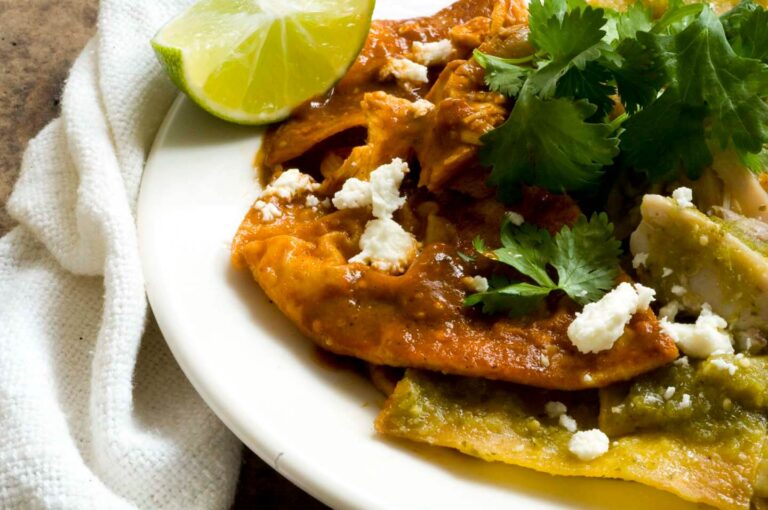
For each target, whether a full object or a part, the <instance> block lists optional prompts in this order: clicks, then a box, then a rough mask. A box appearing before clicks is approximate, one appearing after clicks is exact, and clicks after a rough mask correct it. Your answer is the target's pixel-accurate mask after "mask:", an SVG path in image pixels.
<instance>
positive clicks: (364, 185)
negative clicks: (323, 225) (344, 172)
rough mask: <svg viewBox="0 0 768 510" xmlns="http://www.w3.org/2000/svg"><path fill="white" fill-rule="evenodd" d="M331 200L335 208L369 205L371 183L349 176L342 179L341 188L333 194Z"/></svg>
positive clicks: (354, 207)
mask: <svg viewBox="0 0 768 510" xmlns="http://www.w3.org/2000/svg"><path fill="white" fill-rule="evenodd" d="M332 202H333V205H334V206H335V207H336V209H356V208H358V207H370V205H371V184H370V183H369V182H366V181H361V180H360V179H358V178H357V177H350V178H349V179H347V180H346V181H344V185H343V186H342V187H341V189H340V190H339V191H337V192H336V193H335V194H334V195H333V200H332Z"/></svg>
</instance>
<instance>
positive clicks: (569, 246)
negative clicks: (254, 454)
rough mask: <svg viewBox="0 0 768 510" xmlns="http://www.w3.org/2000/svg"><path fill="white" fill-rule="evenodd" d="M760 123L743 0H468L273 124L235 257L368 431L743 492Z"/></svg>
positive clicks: (763, 53)
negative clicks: (335, 381)
mask: <svg viewBox="0 0 768 510" xmlns="http://www.w3.org/2000/svg"><path fill="white" fill-rule="evenodd" d="M767 143H768V11H766V10H765V8H764V7H763V6H761V5H759V4H756V3H753V2H751V1H745V2H742V3H741V4H739V5H732V4H727V3H725V2H723V3H720V4H717V5H713V6H710V5H704V4H696V3H691V4H684V3H682V2H671V3H669V4H663V5H662V4H661V3H659V2H653V3H649V4H647V5H645V4H640V3H637V4H616V3H612V4H610V5H604V6H603V7H600V6H598V5H586V4H583V3H581V2H579V1H578V0H553V1H551V2H549V1H548V2H546V3H541V2H539V1H537V0H534V1H532V2H531V3H530V5H529V6H526V4H524V3H522V2H518V1H515V0H459V1H458V2H456V3H454V4H453V5H451V6H450V7H447V8H446V9H444V10H442V11H440V12H438V13H436V14H435V15H434V16H430V17H425V18H418V19H412V20H399V21H393V20H385V21H374V22H373V23H372V25H371V29H370V33H369V35H368V39H367V42H366V43H365V45H364V46H363V48H362V50H361V52H360V54H359V56H358V57H357V60H356V61H355V63H354V64H353V65H352V66H351V67H350V68H349V70H348V71H347V73H346V74H345V75H344V77H343V78H342V79H341V80H340V81H339V82H338V83H337V84H336V85H335V86H334V87H333V88H332V89H330V90H328V91H327V92H326V93H325V94H324V95H319V96H317V97H315V98H313V99H311V100H310V101H308V102H306V103H304V104H303V105H301V106H300V107H298V108H297V109H295V110H294V111H293V112H292V113H291V115H290V117H289V118H288V119H287V120H285V121H284V122H282V123H281V124H278V125H275V126H273V127H272V128H271V129H270V130H269V131H268V132H267V134H266V137H265V140H264V143H263V146H262V151H261V153H260V155H259V159H258V161H259V163H260V167H261V168H262V170H264V171H265V173H266V174H268V175H270V177H269V179H268V184H267V185H266V186H265V187H264V189H263V191H262V193H261V196H260V197H259V199H258V200H257V201H256V202H255V203H254V205H253V207H252V208H251V210H250V211H248V213H247V215H246V217H245V219H244V220H243V222H242V224H241V226H240V228H239V230H238V232H237V234H236V236H235V239H234V241H233V248H232V260H233V264H234V265H235V266H237V267H239V268H243V269H248V270H249V271H250V272H251V274H252V276H253V278H254V279H255V280H256V282H257V283H258V284H259V286H260V287H261V288H262V289H263V290H264V291H265V293H266V294H267V295H268V296H269V298H270V299H271V300H272V301H273V302H274V303H275V305H276V306H277V307H278V308H279V309H280V310H281V311H282V312H283V313H284V314H285V315H286V316H287V317H289V318H290V319H291V320H292V321H293V322H294V323H295V324H296V325H297V326H298V327H299V329H300V330H301V331H302V332H303V333H304V334H305V335H306V336H307V337H308V338H310V339H312V340H313V341H314V342H315V343H317V344H318V345H319V346H320V347H322V348H324V349H326V350H328V351H331V352H333V353H336V354H340V355H345V356H353V357H355V358H359V359H361V360H363V361H365V362H367V363H368V364H370V374H371V379H372V381H374V383H375V384H376V386H377V387H379V388H381V389H382V391H384V392H385V393H387V394H389V398H388V400H387V402H386V403H385V405H384V408H383V409H382V412H381V414H380V415H379V417H378V419H377V421H376V430H377V431H379V432H380V433H382V434H384V435H388V436H397V437H402V438H407V439H411V440H415V441H422V442H426V443H430V444H434V445H439V446H446V447H452V448H456V449H458V450H460V451H462V452H464V453H467V454H470V455H473V456H478V457H481V458H483V459H486V460H494V461H500V462H506V463H510V464H515V465H520V466H525V467H529V468H533V469H537V470H540V471H545V472H548V473H552V474H559V475H579V476H594V477H611V478H622V479H626V480H634V481H637V482H640V483H644V484H647V485H650V486H653V487H658V488H660V489H663V490H667V491H670V492H673V493H675V494H677V495H679V496H680V497H682V498H684V499H688V500H691V501H696V502H702V503H707V504H710V505H713V506H716V507H719V508H728V509H737V508H749V507H750V505H751V504H752V505H757V506H759V505H763V504H765V501H764V500H763V499H761V498H764V497H768V482H767V481H766V480H768V461H766V460H764V453H763V452H764V450H765V451H768V443H766V441H765V439H766V433H767V432H768V431H767V430H766V427H767V426H768V422H766V418H767V417H768V414H766V413H767V411H768V409H767V408H768V405H767V404H766V402H765V400H766V397H765V395H767V394H768V393H766V392H767V391H768V390H766V376H768V361H767V360H768V358H766V356H765V354H766V353H765V347H766V343H768V342H767V341H766V338H767V337H766V335H767V334H768V323H767V322H766V319H768V265H767V263H766V256H767V255H768V251H766V243H768V226H767V224H766V221H768V218H767V217H766V215H768V213H767V212H766V208H768V193H767V192H766V189H768V179H766V178H765V177H764V175H766V174H765V171H766V169H768V164H767V163H768V157H767V156H766V154H767V153H768V151H767V150H766V144H767ZM403 369H405V370H404V371H403Z"/></svg>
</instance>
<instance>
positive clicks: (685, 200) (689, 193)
mask: <svg viewBox="0 0 768 510" xmlns="http://www.w3.org/2000/svg"><path fill="white" fill-rule="evenodd" d="M672 198H673V199H674V201H675V202H677V205H679V206H680V207H693V190H692V189H691V188H686V187H680V188H677V189H676V190H675V191H673V192H672Z"/></svg>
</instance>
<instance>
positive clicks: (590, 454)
mask: <svg viewBox="0 0 768 510" xmlns="http://www.w3.org/2000/svg"><path fill="white" fill-rule="evenodd" d="M609 447H610V441H609V440H608V436H606V435H605V433H604V432H603V431H602V430H600V429H592V430H582V431H580V432H576V433H575V434H574V435H573V436H572V437H571V440H570V441H569V442H568V450H570V452H571V453H573V454H574V455H576V456H577V457H578V458H579V459H581V460H584V461H588V460H594V459H596V458H598V457H600V456H601V455H603V454H605V453H606V452H607V451H608V448H609Z"/></svg>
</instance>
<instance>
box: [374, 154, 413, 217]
mask: <svg viewBox="0 0 768 510" xmlns="http://www.w3.org/2000/svg"><path fill="white" fill-rule="evenodd" d="M407 173H408V163H406V162H405V161H403V160H402V159H400V158H395V159H393V160H392V162H391V163H387V164H386V165H381V166H380V167H379V168H377V169H376V170H374V171H373V172H371V177H370V179H369V182H370V184H371V203H372V204H373V215H374V216H375V217H376V218H390V217H392V213H394V212H395V211H397V210H398V209H400V208H401V207H402V206H403V204H405V197H401V196H400V184H402V182H403V178H404V177H405V174H407Z"/></svg>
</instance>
